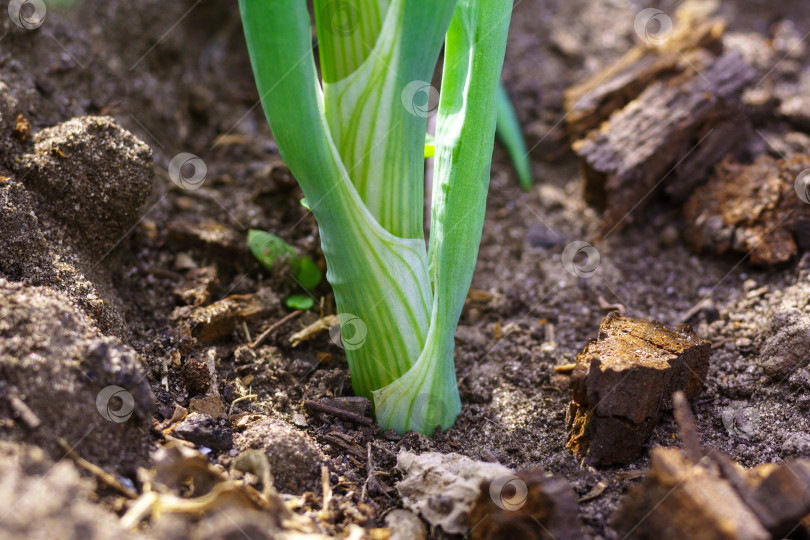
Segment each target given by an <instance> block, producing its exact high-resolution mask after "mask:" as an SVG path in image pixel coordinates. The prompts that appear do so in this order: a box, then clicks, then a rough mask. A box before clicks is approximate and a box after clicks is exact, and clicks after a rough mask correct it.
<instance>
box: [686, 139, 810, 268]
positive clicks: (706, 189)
mask: <svg viewBox="0 0 810 540" xmlns="http://www.w3.org/2000/svg"><path fill="white" fill-rule="evenodd" d="M804 171H810V156H808V155H804V154H797V155H795V156H792V157H790V158H788V159H780V160H776V159H773V158H771V157H769V156H762V157H760V158H759V159H757V160H756V161H755V162H754V163H752V164H743V163H737V162H734V161H732V160H729V159H727V160H724V161H723V162H722V163H720V164H719V165H718V166H717V167H716V169H715V171H714V175H713V177H712V178H711V180H710V181H709V183H708V184H706V185H705V186H701V187H700V188H698V189H697V190H696V191H695V193H694V195H693V196H692V197H691V198H690V199H689V201H688V202H687V203H686V205H685V206H684V215H685V217H686V231H685V234H684V237H685V238H686V239H687V241H688V242H689V243H690V244H692V246H693V247H694V248H695V249H696V250H698V251H710V252H713V253H718V254H722V253H726V252H730V251H736V252H739V253H743V254H746V253H750V255H751V258H750V261H751V263H752V264H756V265H773V264H778V263H782V262H786V261H788V260H790V259H791V258H792V257H793V256H794V255H796V253H797V252H798V250H799V248H800V247H802V248H803V247H804V243H805V242H807V239H808V237H807V236H806V234H807V232H806V231H807V230H810V228H808V227H809V226H810V204H808V203H807V202H805V201H804V200H803V199H802V196H801V195H800V192H799V191H798V190H797V187H796V186H797V178H799V176H800V175H801V174H802V173H803V172H804ZM805 174H806V175H807V177H808V178H810V172H808V173H805ZM805 197H808V195H806V194H805Z"/></svg>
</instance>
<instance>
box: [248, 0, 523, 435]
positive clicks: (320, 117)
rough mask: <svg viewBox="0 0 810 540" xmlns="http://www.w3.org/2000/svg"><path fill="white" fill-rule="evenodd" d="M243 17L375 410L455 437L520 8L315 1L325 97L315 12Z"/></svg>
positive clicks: (462, 1)
mask: <svg viewBox="0 0 810 540" xmlns="http://www.w3.org/2000/svg"><path fill="white" fill-rule="evenodd" d="M239 5H240V11H241V14H242V22H243V26H244V30H245V37H246V41H247V45H248V51H249V53H250V59H251V65H252V67H253V72H254V75H255V78H256V85H257V87H258V90H259V95H260V96H261V100H262V105H263V107H264V111H265V115H266V116H267V120H268V122H269V124H270V128H271V129H272V131H273V136H274V138H275V140H276V143H277V144H278V147H279V151H280V153H281V156H282V158H283V159H284V161H285V163H286V164H287V166H288V167H289V168H290V170H291V171H292V173H293V175H294V176H295V178H296V179H297V180H298V183H299V184H300V186H301V189H302V190H303V192H304V195H305V198H306V201H307V203H308V207H309V208H310V209H311V210H312V213H313V215H314V217H315V219H316V220H317V222H318V226H319V230H320V238H321V247H322V249H323V253H324V257H325V258H326V263H327V268H328V271H327V279H328V281H329V283H330V284H331V285H332V289H333V291H334V294H335V304H336V306H337V309H338V313H339V320H340V322H341V327H342V328H341V329H342V334H344V339H343V340H341V342H342V346H343V347H344V348H345V350H346V358H347V360H348V363H349V369H350V371H351V376H352V386H353V387H354V391H355V393H356V394H357V395H361V396H366V397H369V398H373V399H374V403H375V407H376V410H377V419H378V421H379V423H380V426H381V427H383V428H387V427H392V428H394V429H396V430H397V431H399V432H404V431H406V430H408V429H411V430H415V431H420V432H422V433H432V431H433V429H434V428H435V427H436V426H441V427H442V428H447V427H449V426H450V425H451V424H452V423H453V421H454V419H455V417H456V415H457V414H458V412H459V410H460V407H461V404H460V400H459V396H458V388H457V386H456V378H455V373H454V368H453V334H454V332H455V328H456V325H457V323H458V319H459V316H460V313H461V308H462V306H463V302H464V298H465V296H466V293H467V289H468V288H469V285H470V280H471V277H472V271H473V268H474V267H475V259H476V256H477V250H478V243H479V242H480V239H481V226H482V223H483V215H484V208H485V204H486V192H487V188H488V184H489V164H490V160H491V156H492V144H493V139H494V131H495V92H496V85H497V81H498V78H499V75H500V69H501V64H502V62H503V53H504V48H505V41H506V32H507V28H508V24H509V15H510V13H511V5H512V3H511V1H510V0H459V1H458V5H457V2H456V0H432V1H431V2H415V1H409V0H345V1H340V2H338V3H337V4H335V2H334V0H315V2H314V8H315V22H316V31H317V35H318V42H319V54H320V60H321V71H322V73H323V86H322V87H321V84H320V82H319V81H318V80H317V71H316V69H315V62H314V57H313V51H312V46H311V40H310V20H309V14H308V12H307V7H306V2H290V1H289V0H263V1H261V2H259V1H251V0H240V2H239ZM451 18H452V22H451ZM448 28H449V29H448ZM445 33H446V37H447V44H446V48H445V51H446V52H445V68H444V79H443V82H442V93H441V98H440V100H439V103H440V104H439V110H438V120H439V122H438V128H437V129H438V134H439V135H438V136H437V141H438V143H437V144H435V145H434V146H435V152H436V160H435V164H434V168H435V174H434V179H435V182H436V186H435V189H434V196H433V208H432V216H433V222H432V225H431V229H432V233H431V238H430V249H429V251H428V250H426V248H425V242H424V230H423V215H422V214H423V207H424V201H423V197H424V156H425V132H426V127H427V116H428V115H429V114H432V108H433V105H434V104H433V103H432V100H433V99H434V98H435V94H436V93H437V91H436V90H435V89H434V88H433V87H431V86H430V84H429V83H428V82H426V81H430V80H431V79H432V75H433V69H434V67H435V65H436V60H437V58H438V54H439V51H440V48H441V44H442V39H443V37H444V36H445ZM270 251H271V252H275V251H274V250H273V249H271V250H270ZM300 266H303V263H302V264H300ZM300 266H299V267H300ZM346 336H351V338H350V339H345V337H346Z"/></svg>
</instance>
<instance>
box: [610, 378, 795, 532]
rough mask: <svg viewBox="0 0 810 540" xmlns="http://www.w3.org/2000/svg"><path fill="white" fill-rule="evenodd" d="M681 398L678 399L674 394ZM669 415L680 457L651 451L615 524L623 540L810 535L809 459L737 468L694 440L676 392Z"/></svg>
mask: <svg viewBox="0 0 810 540" xmlns="http://www.w3.org/2000/svg"><path fill="white" fill-rule="evenodd" d="M679 394H680V393H679ZM679 394H676V399H675V409H676V410H675V417H676V419H677V421H678V425H679V428H680V433H681V439H682V440H683V442H684V451H683V452H682V451H679V450H678V449H675V448H655V449H653V451H652V458H651V468H650V470H649V471H648V472H647V475H646V477H645V479H644V480H643V481H642V482H641V484H639V485H637V486H635V487H634V488H632V489H631V490H630V491H629V492H628V494H627V496H626V497H625V499H624V501H623V502H622V505H621V507H620V508H619V510H618V512H617V514H616V517H615V519H614V525H615V527H616V529H617V531H618V532H619V533H620V534H621V535H622V537H623V538H628V539H631V540H632V539H648V538H654V539H656V540H675V539H678V540H680V539H682V538H695V539H700V540H702V539H706V540H743V539H744V540H771V539H777V538H784V537H790V538H805V537H806V536H807V534H810V529H807V528H806V524H803V523H802V519H803V518H805V517H806V516H808V515H810V460H807V459H798V460H794V461H791V462H787V463H782V464H773V463H767V464H763V465H759V466H757V467H754V468H753V469H744V468H742V467H741V466H740V465H739V464H737V463H735V462H733V461H732V460H731V459H729V458H728V457H726V456H724V455H722V454H721V453H719V452H718V451H716V450H713V449H712V450H709V451H705V450H703V449H702V448H701V447H700V443H699V441H698V440H697V429H696V427H695V420H694V417H693V416H692V414H691V411H689V408H688V404H687V402H686V399H685V396H683V394H680V395H679Z"/></svg>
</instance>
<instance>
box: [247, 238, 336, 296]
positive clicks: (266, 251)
mask: <svg viewBox="0 0 810 540" xmlns="http://www.w3.org/2000/svg"><path fill="white" fill-rule="evenodd" d="M248 247H249V248H250V252H251V253H252V254H253V256H254V257H256V259H257V260H258V261H259V262H260V263H262V266H264V267H265V268H267V269H268V270H270V271H271V272H278V271H279V270H281V271H285V270H286V271H289V272H291V273H292V275H293V277H294V278H295V280H296V281H297V282H298V283H299V284H300V285H301V286H302V287H304V288H305V289H307V290H312V289H314V288H315V287H317V286H318V284H319V283H320V282H321V279H322V277H323V276H322V274H321V269H320V268H318V265H317V264H315V262H314V261H313V260H312V259H310V258H309V257H306V256H304V257H299V256H298V252H297V251H296V250H295V248H293V247H292V246H291V245H289V244H288V243H287V242H285V241H284V240H282V239H281V238H279V237H278V236H276V235H275V234H273V233H269V232H266V231H260V230H257V229H251V230H249V231H248Z"/></svg>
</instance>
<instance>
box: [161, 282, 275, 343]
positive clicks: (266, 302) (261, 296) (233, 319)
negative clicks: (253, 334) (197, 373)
mask: <svg viewBox="0 0 810 540" xmlns="http://www.w3.org/2000/svg"><path fill="white" fill-rule="evenodd" d="M279 311H280V304H279V302H278V299H277V298H276V296H275V295H274V294H273V292H272V291H271V290H270V289H261V290H260V291H259V292H257V293H252V294H232V295H230V296H227V297H225V298H223V299H222V300H219V301H217V302H214V303H213V304H211V305H208V306H205V307H196V308H190V307H189V306H181V307H179V308H177V309H175V311H174V312H173V313H172V319H175V320H181V321H182V323H181V327H182V328H183V329H184V331H186V332H188V333H189V335H191V336H192V337H194V338H196V339H199V340H200V341H201V342H203V343H210V342H212V341H216V340H218V339H220V338H222V337H225V336H227V335H228V334H230V333H231V332H233V330H234V328H236V323H238V322H242V321H247V320H249V319H251V318H254V317H266V316H268V315H272V314H277V313H278V312H279Z"/></svg>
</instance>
